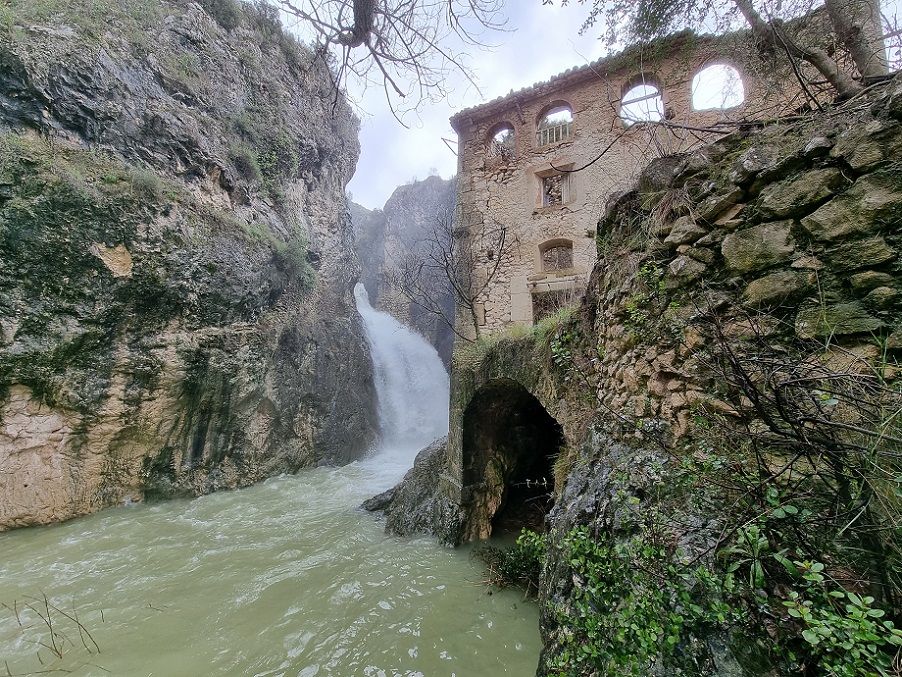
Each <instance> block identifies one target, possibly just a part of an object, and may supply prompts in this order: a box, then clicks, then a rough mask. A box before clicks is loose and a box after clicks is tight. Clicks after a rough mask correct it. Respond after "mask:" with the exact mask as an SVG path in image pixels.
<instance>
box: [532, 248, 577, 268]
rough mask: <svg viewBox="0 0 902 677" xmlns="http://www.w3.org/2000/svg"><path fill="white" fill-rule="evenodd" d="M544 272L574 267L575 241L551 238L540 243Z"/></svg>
mask: <svg viewBox="0 0 902 677" xmlns="http://www.w3.org/2000/svg"><path fill="white" fill-rule="evenodd" d="M539 253H540V254H541V256H542V272H543V273H551V272H554V271H556V270H567V269H569V268H572V267H573V243H572V242H571V241H570V240H550V241H548V242H545V243H543V244H541V245H539Z"/></svg>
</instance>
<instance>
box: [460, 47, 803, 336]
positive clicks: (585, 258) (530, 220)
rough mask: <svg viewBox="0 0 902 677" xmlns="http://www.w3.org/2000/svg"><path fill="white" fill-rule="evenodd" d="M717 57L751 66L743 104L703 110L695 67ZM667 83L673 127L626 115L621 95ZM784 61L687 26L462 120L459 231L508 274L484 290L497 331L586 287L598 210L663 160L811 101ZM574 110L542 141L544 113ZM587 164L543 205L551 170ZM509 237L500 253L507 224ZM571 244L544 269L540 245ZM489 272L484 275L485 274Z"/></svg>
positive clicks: (489, 263) (482, 307)
mask: <svg viewBox="0 0 902 677" xmlns="http://www.w3.org/2000/svg"><path fill="white" fill-rule="evenodd" d="M712 64H723V65H730V66H733V67H734V68H736V69H737V70H738V71H739V72H740V73H741V75H742V79H743V85H744V90H745V100H744V102H743V103H742V104H741V105H739V106H737V107H735V108H731V109H726V110H723V109H715V110H694V109H693V107H692V92H691V88H692V81H693V76H694V75H695V74H696V73H697V72H698V71H700V70H701V69H703V68H704V67H706V66H709V65H712ZM642 83H647V84H649V85H654V86H656V87H657V88H658V90H659V91H660V92H661V95H662V98H663V108H664V114H665V118H666V119H667V121H668V122H669V123H671V124H670V126H668V127H664V126H660V125H643V124H634V125H632V126H629V127H626V126H625V125H624V123H623V121H622V119H621V118H620V101H621V98H622V96H623V95H624V93H626V92H627V90H628V89H630V88H631V87H633V86H634V85H637V84H642ZM804 103H805V102H804V100H803V99H802V97H801V95H800V93H799V91H798V88H797V85H796V84H795V81H794V80H792V79H790V72H789V71H788V69H787V67H786V64H785V63H783V62H781V61H780V60H779V59H778V58H776V57H774V58H773V59H772V60H770V61H768V62H767V63H765V62H764V61H762V57H761V55H760V53H758V52H757V51H755V50H753V48H752V47H751V46H750V45H749V44H748V42H747V36H746V35H745V34H744V33H736V34H732V35H728V36H724V37H720V38H710V37H704V38H701V37H696V36H692V35H680V36H677V37H675V38H673V39H668V40H663V41H660V42H658V43H655V44H654V45H652V46H648V47H644V48H642V49H639V48H634V49H631V50H628V51H626V52H624V53H622V54H620V55H617V56H615V57H611V58H607V59H603V60H601V61H598V62H596V63H594V64H591V65H590V66H586V67H583V68H578V69H574V70H572V71H568V72H566V73H563V74H561V75H560V76H557V77H555V78H553V79H552V80H550V81H548V82H547V83H541V84H538V85H535V86H533V87H531V88H528V89H526V90H523V91H521V92H518V93H515V94H511V95H509V96H508V97H505V98H504V99H500V100H496V101H493V102H490V103H488V104H485V105H482V106H479V107H477V108H474V109H471V110H468V111H464V112H462V113H460V114H458V115H456V116H455V117H454V118H453V119H452V124H453V125H454V127H455V129H456V130H457V132H458V134H459V149H460V152H459V179H458V221H457V223H458V228H459V229H460V231H459V232H460V236H461V237H464V238H468V239H469V242H470V246H471V247H472V248H473V250H474V255H473V258H474V259H475V260H476V261H477V265H478V266H479V267H481V268H482V270H483V271H487V270H491V269H493V268H494V266H495V260H494V257H495V256H501V257H502V262H501V265H500V267H499V268H498V272H497V273H496V274H495V275H494V277H493V278H492V279H491V280H490V282H489V284H488V286H487V288H486V289H485V291H484V293H483V294H482V296H481V298H480V302H479V304H477V305H478V308H477V318H476V321H477V323H478V324H479V325H482V326H483V327H484V329H485V330H487V331H489V332H493V331H497V330H499V329H502V328H504V327H506V326H508V325H509V324H512V323H514V324H526V325H528V324H531V323H532V321H533V309H532V294H533V293H534V292H542V291H552V290H572V291H575V292H576V294H577V295H578V294H579V293H580V292H581V291H582V290H584V288H585V283H586V282H587V280H588V276H589V273H590V271H591V270H592V267H593V265H594V263H595V261H596V252H595V246H594V237H595V225H596V222H597V219H598V214H599V213H600V212H601V211H602V210H603V208H604V205H605V203H606V202H607V200H608V198H609V197H610V196H611V195H613V194H614V193H616V192H617V191H619V190H622V189H623V188H625V187H626V186H628V185H629V184H630V183H631V182H633V181H634V180H635V179H636V177H637V175H638V173H639V171H640V170H641V169H642V168H644V167H645V166H646V165H647V163H648V162H649V161H651V160H652V159H654V158H655V157H660V156H664V155H670V154H673V153H677V152H681V151H685V150H687V149H691V148H694V147H698V146H700V145H703V144H704V143H705V142H707V141H710V140H712V139H713V138H716V137H717V135H716V134H714V135H712V134H710V133H706V132H703V131H701V130H703V129H707V128H711V127H716V126H717V125H718V124H719V123H721V122H723V121H731V120H732V121H735V120H738V119H760V118H763V117H767V118H770V117H776V116H778V115H781V114H785V113H786V112H788V111H792V110H795V109H797V108H799V107H803V106H804ZM559 105H566V106H568V107H569V108H570V109H571V110H572V114H573V118H574V120H573V124H572V131H571V135H570V138H568V139H565V140H563V141H559V142H557V143H551V144H546V145H543V146H541V147H537V145H536V144H537V136H536V129H537V124H538V123H539V121H540V120H541V119H542V117H543V116H544V114H545V113H546V111H548V110H549V109H552V108H554V107H556V106H559ZM507 125H509V126H510V127H512V128H513V129H514V133H515V140H514V149H513V152H512V153H511V154H510V156H505V158H504V159H500V158H496V157H492V156H491V154H490V153H489V152H488V150H487V149H488V148H489V145H490V142H491V139H492V137H493V135H494V134H495V133H496V131H497V130H499V129H500V128H503V127H504V126H507ZM583 167H585V168H584V169H582V170H581V171H578V172H575V173H572V174H565V176H564V180H565V181H566V182H567V187H566V188H565V190H564V192H565V196H564V201H563V202H564V203H563V204H561V205H556V206H545V207H543V206H542V200H541V179H542V176H543V175H544V174H545V173H546V172H549V171H553V170H552V168H569V169H581V168H583ZM502 227H503V228H505V229H507V242H506V244H507V246H506V247H505V248H504V250H503V251H500V252H494V251H493V249H494V248H495V247H494V245H495V243H496V242H497V240H498V238H497V237H495V235H494V234H495V233H497V232H498V229H499V228H502ZM555 239H563V240H569V241H571V242H572V243H573V266H572V268H571V269H567V270H563V271H559V272H557V273H553V274H550V275H549V274H543V273H542V265H541V258H540V245H542V244H543V243H547V242H549V241H551V240H555ZM485 277H486V274H485V273H484V272H483V278H482V279H485Z"/></svg>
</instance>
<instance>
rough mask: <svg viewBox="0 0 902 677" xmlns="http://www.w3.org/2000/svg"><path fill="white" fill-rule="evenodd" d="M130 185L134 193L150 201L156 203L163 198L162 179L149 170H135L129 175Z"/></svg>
mask: <svg viewBox="0 0 902 677" xmlns="http://www.w3.org/2000/svg"><path fill="white" fill-rule="evenodd" d="M131 183H132V188H133V189H134V191H135V192H136V193H137V194H138V195H140V196H142V197H144V198H146V199H148V200H151V201H154V202H156V201H158V200H160V198H162V197H163V192H164V185H163V179H161V178H160V176H159V175H158V174H157V173H155V172H153V171H151V170H149V169H137V170H135V171H133V172H132V174H131Z"/></svg>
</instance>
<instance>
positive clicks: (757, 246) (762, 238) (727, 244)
mask: <svg viewBox="0 0 902 677" xmlns="http://www.w3.org/2000/svg"><path fill="white" fill-rule="evenodd" d="M791 227H792V222H791V221H775V222H772V223H762V224H760V225H757V226H753V227H751V228H746V229H745V230H740V231H737V232H735V233H732V234H730V235H727V236H726V237H725V238H724V241H723V244H722V245H721V253H722V254H723V256H724V258H725V259H726V261H727V265H728V266H729V267H730V268H731V269H732V270H735V271H737V272H740V273H750V272H754V271H756V270H763V269H765V268H770V267H771V266H774V265H777V264H779V263H783V262H784V261H788V260H789V258H790V257H791V256H792V253H793V252H794V251H795V240H794V239H793V237H792V235H791V234H790V228H791Z"/></svg>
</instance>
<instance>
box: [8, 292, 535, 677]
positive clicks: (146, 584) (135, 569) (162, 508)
mask: <svg viewBox="0 0 902 677" xmlns="http://www.w3.org/2000/svg"><path fill="white" fill-rule="evenodd" d="M357 298H358V304H359V309H360V313H361V315H362V317H363V319H364V322H365V325H366V329H367V331H368V334H369V340H370V344H371V349H372V353H373V359H374V362H375V365H374V367H375V374H376V383H377V390H378V394H379V411H380V415H381V417H382V428H383V437H382V442H381V444H380V445H379V446H378V447H377V448H376V449H374V451H373V453H372V454H371V455H370V456H369V457H368V458H367V459H365V460H363V461H361V462H358V463H352V464H350V465H348V466H345V467H343V468H316V469H312V470H309V471H305V472H302V473H299V474H298V475H296V476H291V477H281V478H275V479H273V480H270V481H268V482H265V483H264V484H262V485H258V486H255V487H251V488H249V489H245V490H242V491H233V492H223V493H219V494H213V495H211V496H204V497H201V498H197V499H194V500H190V501H170V502H167V503H159V504H156V505H138V506H133V507H130V508H123V509H118V510H107V511H105V512H103V513H100V514H97V515H92V516H90V517H86V518H83V519H79V520H73V521H71V522H67V523H65V524H61V525H57V526H53V527H47V528H33V529H22V530H19V531H13V532H10V533H6V534H0V552H2V553H3V556H2V557H0V604H7V605H9V607H12V608H13V609H17V610H18V614H17V613H15V612H13V611H11V610H10V609H8V608H6V607H2V606H0V666H3V668H2V670H7V668H8V670H9V671H10V672H11V673H12V674H33V673H38V672H40V673H42V674H44V673H47V672H52V671H53V670H59V671H64V672H68V673H71V674H75V675H80V676H83V675H103V676H105V677H108V676H109V675H110V674H114V675H166V676H167V677H183V676H184V677H189V676H190V677H195V676H206V675H223V676H225V675H229V676H231V675H255V676H259V677H263V676H270V675H273V676H275V675H279V676H288V675H292V676H296V677H358V676H361V677H389V676H391V677H396V676H398V677H400V676H403V677H425V676H428V677H435V676H439V677H448V676H449V675H450V676H452V677H453V676H455V675H456V676H459V677H464V676H465V677H483V676H485V677H488V676H492V677H494V676H495V675H513V676H516V677H523V676H524V675H528V674H532V673H533V672H534V671H535V666H536V663H537V659H538V654H539V646H540V642H539V634H538V610H537V609H536V607H535V606H534V605H532V604H528V603H524V602H523V600H522V596H521V595H520V594H519V593H517V592H516V591H496V592H495V594H494V595H487V594H486V591H485V589H484V587H483V586H482V585H480V584H479V581H480V580H481V579H482V576H483V572H482V571H481V566H480V565H479V564H478V563H476V562H474V561H473V559H472V558H470V557H469V556H468V553H467V552H466V551H460V550H457V551H455V550H448V549H445V548H441V547H439V546H438V545H436V544H435V543H433V542H432V541H430V540H426V539H421V540H402V539H396V538H392V537H389V536H386V535H385V533H384V532H383V529H382V525H381V524H380V523H379V522H377V521H376V520H375V519H374V518H373V516H372V515H370V514H369V513H365V512H363V511H362V510H360V509H358V508H357V506H358V505H360V502H361V501H362V500H363V499H365V498H369V497H370V496H372V495H374V494H376V493H378V492H380V491H382V490H384V489H386V488H388V487H389V486H390V485H391V484H392V483H393V482H395V481H396V480H397V479H399V478H400V476H401V474H403V472H404V471H405V470H406V469H407V468H408V467H409V466H410V465H411V463H412V461H413V458H414V455H415V454H416V452H417V450H418V449H419V448H420V447H421V446H424V445H426V444H428V443H429V442H431V441H432V440H433V439H435V438H436V437H439V436H441V435H444V434H445V432H446V431H447V427H448V420H447V411H448V377H447V374H446V373H445V371H444V369H443V368H442V365H441V362H440V360H439V358H438V356H437V355H436V354H435V351H434V350H432V348H431V347H430V346H429V345H428V344H427V343H426V342H425V341H424V340H423V339H422V338H421V337H419V336H418V335H416V334H414V333H413V332H411V331H410V330H409V329H406V328H405V327H403V326H402V325H400V324H398V323H397V322H395V321H394V320H393V319H392V318H390V317H389V316H387V315H385V314H384V313H380V312H378V311H376V310H373V309H372V308H371V307H370V305H369V302H368V301H367V300H366V296H365V293H364V292H361V291H358V296H357ZM44 594H46V595H47V596H48V598H49V602H50V603H51V604H52V605H54V607H53V608H58V609H59V610H61V611H60V612H58V611H51V614H50V615H51V619H52V621H53V624H54V628H55V632H57V633H60V634H59V635H58V636H57V637H56V640H55V641H56V645H59V647H60V649H61V651H60V653H61V656H56V655H54V654H53V652H52V651H51V649H48V648H47V647H54V646H56V645H55V644H54V641H52V640H51V635H50V633H49V631H48V629H47V626H46V623H45V622H43V621H42V619H41V618H40V617H39V614H38V612H39V611H41V610H42V609H44V608H45V607H44V606H43V595H44ZM29 604H30V605H31V606H32V607H34V609H29V608H28V605H29ZM73 610H75V611H77V613H78V619H79V621H80V622H81V623H82V624H83V626H84V628H86V629H87V631H89V632H90V633H91V637H92V638H93V639H92V640H88V639H87V638H86V637H84V639H85V641H84V643H83V642H82V641H81V639H80V637H82V636H83V635H82V632H80V630H79V628H78V627H77V626H76V625H74V624H73V622H72V621H71V619H70V618H69V617H71V616H73V614H72V611H73ZM62 612H66V614H68V615H69V616H68V617H67V616H66V615H64V614H63V613H62ZM62 637H66V638H68V639H62ZM94 640H96V642H97V645H98V646H99V649H100V652H99V653H98V652H97V651H96V650H95V647H94V644H93V641H94ZM2 670H0V671H2ZM3 674H6V672H3Z"/></svg>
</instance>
